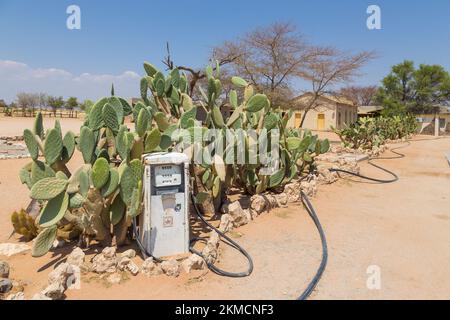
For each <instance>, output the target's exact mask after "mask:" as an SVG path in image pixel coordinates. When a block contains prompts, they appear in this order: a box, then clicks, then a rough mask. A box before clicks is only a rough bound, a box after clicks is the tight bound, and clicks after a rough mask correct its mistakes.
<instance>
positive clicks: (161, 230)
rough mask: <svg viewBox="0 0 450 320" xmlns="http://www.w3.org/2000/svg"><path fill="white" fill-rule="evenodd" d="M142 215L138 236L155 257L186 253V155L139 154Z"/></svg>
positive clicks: (187, 247) (187, 206)
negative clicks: (141, 183)
mask: <svg viewBox="0 0 450 320" xmlns="http://www.w3.org/2000/svg"><path fill="white" fill-rule="evenodd" d="M143 161H144V165H145V170H144V214H142V215H141V217H140V222H139V229H140V237H141V239H140V240H141V242H142V244H143V246H144V247H145V249H146V251H147V252H148V253H150V254H151V255H152V256H153V257H155V258H161V257H167V256H173V255H178V254H184V253H188V252H189V176H190V175H189V158H188V157H187V155H185V154H184V153H174V152H172V153H154V154H149V155H145V156H144V157H143Z"/></svg>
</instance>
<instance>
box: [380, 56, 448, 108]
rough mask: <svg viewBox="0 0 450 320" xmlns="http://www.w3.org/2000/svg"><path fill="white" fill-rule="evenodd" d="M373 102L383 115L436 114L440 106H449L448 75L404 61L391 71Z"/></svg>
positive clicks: (435, 67)
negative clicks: (407, 113) (379, 104)
mask: <svg viewBox="0 0 450 320" xmlns="http://www.w3.org/2000/svg"><path fill="white" fill-rule="evenodd" d="M376 99H377V101H378V102H379V103H381V104H383V106H384V109H385V111H384V112H385V113H389V114H399V113H404V112H412V113H428V112H431V113H432V112H436V111H437V109H438V107H439V106H441V105H449V102H450V75H449V73H448V72H447V71H446V70H445V69H444V68H443V67H442V66H440V65H425V64H421V65H420V66H419V68H418V69H415V67H414V62H413V61H409V60H405V61H403V62H402V63H399V64H397V65H395V66H393V67H392V70H391V73H390V74H389V75H387V76H386V77H385V78H384V79H383V81H382V86H381V88H380V89H379V90H378V92H377V96H376Z"/></svg>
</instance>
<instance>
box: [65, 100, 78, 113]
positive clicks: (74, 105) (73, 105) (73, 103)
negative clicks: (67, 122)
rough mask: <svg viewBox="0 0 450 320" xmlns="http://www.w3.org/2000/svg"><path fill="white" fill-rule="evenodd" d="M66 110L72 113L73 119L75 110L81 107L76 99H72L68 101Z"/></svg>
mask: <svg viewBox="0 0 450 320" xmlns="http://www.w3.org/2000/svg"><path fill="white" fill-rule="evenodd" d="M65 106H66V109H68V110H69V111H70V117H73V109H75V108H77V107H78V106H79V103H78V100H77V98H76V97H70V98H69V99H67V101H66V105H65Z"/></svg>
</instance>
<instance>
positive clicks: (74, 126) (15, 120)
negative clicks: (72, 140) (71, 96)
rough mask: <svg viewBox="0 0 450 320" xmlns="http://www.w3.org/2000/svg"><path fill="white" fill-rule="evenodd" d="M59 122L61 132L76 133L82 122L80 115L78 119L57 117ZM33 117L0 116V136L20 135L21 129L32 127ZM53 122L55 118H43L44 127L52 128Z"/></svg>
mask: <svg viewBox="0 0 450 320" xmlns="http://www.w3.org/2000/svg"><path fill="white" fill-rule="evenodd" d="M57 119H58V120H59V121H60V122H61V129H62V131H63V134H64V133H66V132H67V131H72V132H74V133H78V132H79V131H80V126H81V124H82V123H83V121H84V120H83V118H82V116H80V117H79V118H78V119H69V118H63V119H59V118H57ZM33 123H34V118H31V117H29V118H20V117H4V116H3V115H2V116H0V136H21V135H22V134H23V130H24V129H26V128H30V129H31V128H33ZM54 124H55V118H48V117H45V118H44V127H45V128H46V129H48V128H53V126H54Z"/></svg>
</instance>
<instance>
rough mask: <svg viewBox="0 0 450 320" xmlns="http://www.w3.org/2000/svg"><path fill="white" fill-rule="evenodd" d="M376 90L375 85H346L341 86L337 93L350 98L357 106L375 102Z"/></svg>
mask: <svg viewBox="0 0 450 320" xmlns="http://www.w3.org/2000/svg"><path fill="white" fill-rule="evenodd" d="M377 90H378V87H377V86H365V87H361V86H348V87H344V88H341V89H340V90H339V91H338V94H339V95H342V96H344V97H346V98H347V99H350V100H351V101H353V102H354V103H356V104H357V105H358V106H370V105H372V104H373V103H374V102H375V95H376V93H377Z"/></svg>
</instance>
